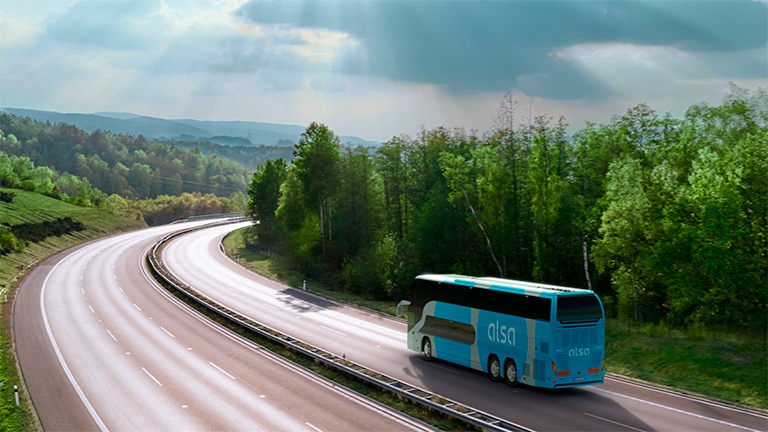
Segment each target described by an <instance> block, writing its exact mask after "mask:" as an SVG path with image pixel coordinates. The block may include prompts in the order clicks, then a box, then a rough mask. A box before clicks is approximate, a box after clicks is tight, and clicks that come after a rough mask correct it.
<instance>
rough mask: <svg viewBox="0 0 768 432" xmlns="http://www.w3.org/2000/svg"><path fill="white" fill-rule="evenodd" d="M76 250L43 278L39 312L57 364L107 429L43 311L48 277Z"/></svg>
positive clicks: (89, 409) (101, 426)
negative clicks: (76, 377) (72, 368)
mask: <svg viewBox="0 0 768 432" xmlns="http://www.w3.org/2000/svg"><path fill="white" fill-rule="evenodd" d="M76 253H77V251H76V252H72V253H71V254H69V255H67V256H66V257H64V259H62V260H61V261H59V262H57V263H56V265H55V266H53V268H52V269H51V271H50V272H48V275H47V276H46V277H45V280H44V281H43V286H42V288H41V289H40V312H41V314H42V316H43V323H44V324H45V331H46V333H48V339H49V340H50V341H51V345H52V346H53V350H54V351H55V352H56V357H57V358H58V359H59V364H61V367H62V368H63V369H64V373H65V374H66V375H67V378H69V382H70V383H71V384H72V387H74V389H75V392H76V393H77V395H78V396H79V397H80V400H81V401H82V402H83V405H85V408H86V409H87V410H88V413H89V414H91V418H92V419H93V421H94V422H96V425H97V426H98V427H99V430H102V431H107V430H109V429H107V425H106V424H104V421H103V420H101V417H99V414H98V413H97V412H96V409H95V408H94V407H93V405H91V402H90V401H89V400H88V398H87V397H86V396H85V392H83V389H82V388H81V387H80V384H78V383H77V381H76V380H75V376H74V375H73V374H72V370H71V369H70V368H69V365H67V362H66V360H64V355H63V354H62V353H61V350H60V349H59V344H57V343H56V339H55V338H54V336H53V330H52V329H51V323H50V322H49V321H48V313H46V312H45V290H46V288H47V287H48V279H49V278H50V277H51V275H52V274H53V272H54V271H56V269H57V268H58V267H59V265H61V263H63V262H64V261H66V260H67V259H69V258H70V257H71V256H72V255H74V254H76Z"/></svg>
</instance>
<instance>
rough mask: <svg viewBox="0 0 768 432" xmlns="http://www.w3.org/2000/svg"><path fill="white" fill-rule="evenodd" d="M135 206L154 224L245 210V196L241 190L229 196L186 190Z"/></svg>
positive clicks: (149, 223)
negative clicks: (188, 191) (176, 194)
mask: <svg viewBox="0 0 768 432" xmlns="http://www.w3.org/2000/svg"><path fill="white" fill-rule="evenodd" d="M134 206H135V208H136V209H137V210H138V211H139V212H140V213H141V214H142V215H144V220H145V221H146V223H147V224H148V225H150V226H153V225H162V224H166V223H169V222H173V221H176V220H179V219H184V218H187V217H190V216H204V215H212V214H220V213H240V212H244V211H245V197H244V195H243V194H242V193H240V192H236V193H233V194H232V195H231V196H230V197H229V198H225V197H219V196H216V195H214V194H205V195H203V194H201V193H199V192H193V193H186V192H185V193H182V194H181V195H179V196H170V195H161V196H159V197H157V198H155V199H145V200H140V201H136V202H135V203H134Z"/></svg>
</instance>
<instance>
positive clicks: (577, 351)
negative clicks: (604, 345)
mask: <svg viewBox="0 0 768 432" xmlns="http://www.w3.org/2000/svg"><path fill="white" fill-rule="evenodd" d="M588 355H589V348H571V349H569V350H568V356H569V357H581V356H588Z"/></svg>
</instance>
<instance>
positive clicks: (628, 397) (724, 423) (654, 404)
mask: <svg viewBox="0 0 768 432" xmlns="http://www.w3.org/2000/svg"><path fill="white" fill-rule="evenodd" d="M593 389H594V390H597V391H601V392H603V393H609V394H612V395H614V396H619V397H623V398H626V399H630V400H633V401H635V402H641V403H644V404H648V405H651V406H655V407H657V408H664V409H666V410H669V411H674V412H676V413H680V414H685V415H689V416H691V417H696V418H700V419H702V420H708V421H711V422H714V423H720V424H722V425H726V426H730V427H735V428H738V429H743V430H746V431H750V432H760V431H758V430H757V429H752V428H748V427H746V426H741V425H737V424H734V423H729V422H726V421H722V420H718V419H714V418H712V417H707V416H703V415H701V414H696V413H692V412H688V411H683V410H681V409H677V408H672V407H669V406H666V405H662V404H657V403H655V402H651V401H647V400H643V399H639V398H636V397H632V396H628V395H624V394H621V393H616V392H612V391H610V390H605V389H601V388H600V387H593Z"/></svg>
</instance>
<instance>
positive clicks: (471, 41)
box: [240, 0, 768, 99]
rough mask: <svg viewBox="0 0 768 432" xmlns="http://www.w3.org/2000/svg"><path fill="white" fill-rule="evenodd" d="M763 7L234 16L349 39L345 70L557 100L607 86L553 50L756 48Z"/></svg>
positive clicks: (741, 69)
mask: <svg viewBox="0 0 768 432" xmlns="http://www.w3.org/2000/svg"><path fill="white" fill-rule="evenodd" d="M736 3H738V4H737V5H736ZM735 6H738V7H735ZM767 8H768V5H766V4H765V3H758V2H744V1H738V2H733V1H701V2H699V1H686V2H630V1H621V2H618V1H608V2H593V1H504V2H489V1H396V0H395V1H288V2H286V1H280V2H275V1H253V2H250V3H248V4H246V5H245V6H243V7H242V9H241V10H240V14H241V16H243V17H246V18H247V19H249V20H251V21H253V22H256V23H261V24H273V25H284V26H294V27H311V28H325V29H330V30H335V31H342V32H346V33H349V34H351V35H352V36H354V37H355V38H357V39H358V40H359V41H361V43H362V45H363V46H364V47H365V49H366V50H367V56H366V57H365V61H360V60H359V59H356V60H357V61H351V62H349V63H347V64H345V65H344V66H343V70H344V71H345V72H348V73H372V74H377V75H382V76H386V77H388V78H391V79H394V80H406V81H417V82H430V83H436V84H440V85H444V86H446V87H448V88H449V89H451V90H453V91H459V92H460V91H478V90H480V91H482V90H489V91H495V90H504V89H512V88H514V89H518V90H521V91H524V92H526V93H528V94H531V95H535V96H544V97H557V98H565V99H567V98H578V97H585V96H593V97H595V96H604V95H605V94H607V93H608V92H609V90H608V89H607V88H605V87H604V86H602V85H601V84H600V83H599V82H598V81H597V80H595V79H594V78H592V77H590V76H587V75H585V74H584V73H582V72H579V71H578V70H577V69H576V68H575V67H574V66H572V65H571V64H568V63H566V62H564V61H563V60H562V59H561V58H559V57H558V56H556V55H553V54H554V53H555V52H556V50H558V49H559V48H562V47H568V46H573V45H579V44H602V43H623V44H634V45H649V46H668V47H673V48H676V49H679V50H684V51H690V52H694V53H696V52H713V51H714V52H720V51H740V50H749V49H755V48H761V47H765V46H766V33H767V30H766V29H767V28H768V24H767V22H768V11H767ZM730 69H731V70H732V71H733V72H734V73H735V74H736V76H741V77H748V78H751V77H760V76H764V75H765V72H766V69H765V62H764V61H757V62H755V61H750V62H745V64H743V65H738V64H737V65H731V66H730Z"/></svg>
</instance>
